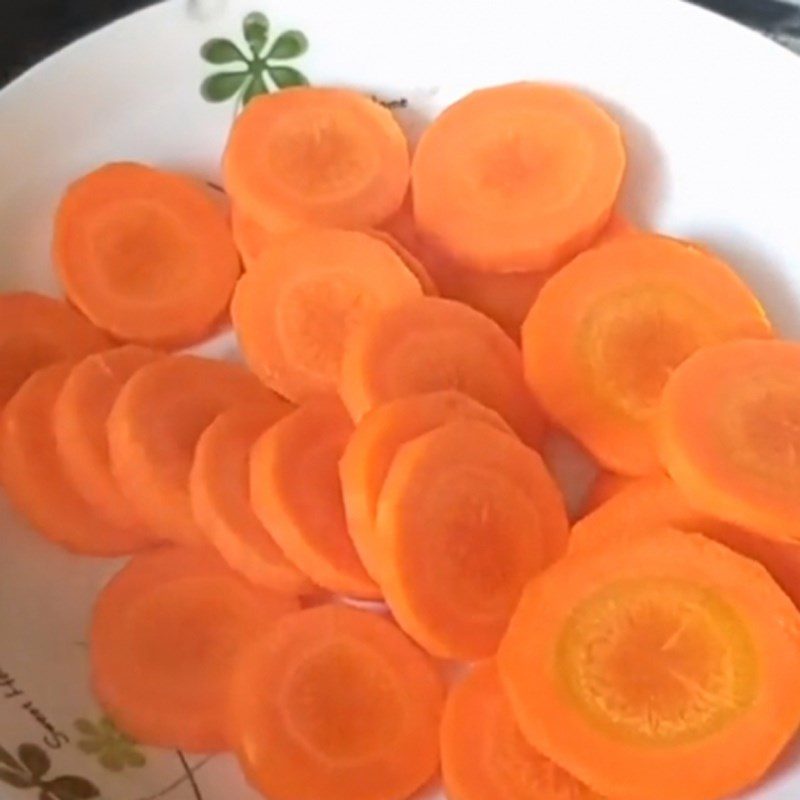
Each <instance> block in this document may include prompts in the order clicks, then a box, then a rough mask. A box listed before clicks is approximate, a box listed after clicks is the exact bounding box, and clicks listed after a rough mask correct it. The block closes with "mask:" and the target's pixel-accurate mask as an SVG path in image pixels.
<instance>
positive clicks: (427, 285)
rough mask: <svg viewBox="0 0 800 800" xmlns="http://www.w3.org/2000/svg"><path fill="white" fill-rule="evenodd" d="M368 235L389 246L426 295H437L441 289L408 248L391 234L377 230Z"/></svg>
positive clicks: (369, 232)
mask: <svg viewBox="0 0 800 800" xmlns="http://www.w3.org/2000/svg"><path fill="white" fill-rule="evenodd" d="M367 233H368V234H369V235H370V236H372V237H373V238H374V239H377V240H378V241H379V242H383V243H384V244H385V245H388V246H389V247H390V248H391V249H392V252H394V254H395V255H397V256H399V258H400V260H401V261H402V262H403V263H404V264H405V265H406V267H407V268H408V271H409V272H411V274H412V275H413V276H414V277H415V278H416V279H417V280H418V281H419V285H420V286H421V287H422V291H423V293H424V294H429V295H437V294H439V289H438V288H437V286H436V283H435V282H434V280H433V278H432V277H431V273H430V272H429V271H428V268H427V267H426V266H425V265H424V264H423V263H422V261H420V260H419V259H418V258H417V257H416V256H415V255H414V254H413V253H412V252H411V251H410V250H409V249H408V248H406V247H405V246H404V245H402V244H401V243H400V242H399V241H398V240H397V239H395V238H394V236H392V235H391V234H390V233H387V232H386V231H382V230H380V229H378V228H375V229H373V230H371V231H367Z"/></svg>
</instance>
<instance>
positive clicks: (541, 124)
mask: <svg viewBox="0 0 800 800" xmlns="http://www.w3.org/2000/svg"><path fill="white" fill-rule="evenodd" d="M624 170H625V149H624V147H623V144H622V137H621V135H620V130H619V128H618V126H617V125H616V124H615V123H614V121H613V120H612V119H611V117H609V116H608V114H606V112H605V111H603V109H601V108H600V107H599V106H598V105H597V104H596V103H594V102H593V101H592V100H590V99H589V98H588V97H586V96H585V95H582V94H579V93H578V92H575V91H572V90H570V89H565V88H561V87H557V86H547V85H544V84H537V83H514V84H509V85H506V86H495V87H492V88H489V89H480V90H478V91H476V92H473V93H472V94H470V95H468V96H467V97H465V98H463V99H462V100H460V101H458V102H457V103H455V104H454V105H452V106H450V108H448V109H446V110H445V111H444V112H443V113H442V114H441V115H440V116H439V117H438V118H437V119H436V120H435V121H434V123H433V124H432V125H431V126H430V127H429V128H428V129H427V130H426V131H425V133H424V134H423V136H422V139H421V140H420V143H419V145H418V147H417V150H416V153H415V155H414V163H413V167H412V189H413V193H414V214H415V216H416V219H417V222H418V224H419V226H420V227H421V228H422V230H423V231H424V232H425V233H426V234H427V235H429V236H430V237H431V238H433V239H434V240H435V241H436V242H438V244H439V245H440V246H441V248H442V249H443V250H444V251H445V252H447V253H449V254H450V255H452V256H453V257H454V258H455V260H456V261H458V262H459V263H461V264H463V265H464V266H465V267H470V268H473V269H482V270H487V271H497V272H526V271H533V270H544V271H547V270H551V269H554V268H556V267H558V266H560V265H561V264H564V263H565V262H566V261H567V260H568V259H569V258H571V257H573V256H575V255H577V253H579V252H580V251H581V250H583V249H585V248H586V247H588V246H589V245H590V244H591V243H592V241H593V240H594V239H595V238H596V237H597V236H598V234H599V233H600V231H601V230H602V229H603V227H604V226H605V225H606V223H607V222H608V219H609V217H610V215H611V211H612V208H613V206H614V203H615V201H616V198H617V194H618V192H619V188H620V184H621V182H622V176H623V173H624Z"/></svg>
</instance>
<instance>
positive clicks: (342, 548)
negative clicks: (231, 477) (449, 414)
mask: <svg viewBox="0 0 800 800" xmlns="http://www.w3.org/2000/svg"><path fill="white" fill-rule="evenodd" d="M352 432H353V425H352V423H351V422H350V418H349V417H348V416H347V412H346V411H345V410H344V408H343V407H342V405H341V403H340V402H339V400H338V398H335V397H319V398H316V399H315V400H312V401H309V402H308V403H307V404H306V405H304V406H302V407H301V408H299V409H298V410H297V411H294V412H293V413H292V414H290V415H289V416H288V417H285V418H284V419H282V420H280V421H279V422H277V423H276V424H275V425H273V426H272V427H271V428H270V429H269V430H267V431H266V432H265V433H264V434H263V435H262V436H261V438H260V439H258V441H257V442H256V444H255V446H254V447H253V450H252V453H251V456H250V499H251V502H252V504H253V510H254V511H255V513H256V516H257V517H258V518H259V520H260V521H261V524H262V525H263V526H264V527H265V528H266V529H267V530H268V531H269V532H270V533H271V534H272V537H273V539H274V540H275V541H276V542H277V544H278V546H279V547H280V548H281V549H282V550H283V552H284V554H285V555H286V557H287V558H288V559H289V560H290V561H292V562H293V563H294V565H295V566H296V567H298V568H299V569H300V570H302V571H303V572H304V573H305V574H306V575H308V577H309V578H311V580H312V581H313V582H314V583H316V584H318V585H319V586H322V587H324V588H326V589H330V590H331V591H333V592H341V593H342V594H347V595H353V596H355V597H365V598H377V597H380V590H379V589H378V587H377V586H376V585H375V584H374V583H373V582H372V580H371V579H370V577H369V576H368V575H367V573H366V571H365V570H364V567H363V565H362V564H361V561H360V560H359V558H358V555H357V553H356V550H355V548H354V547H353V542H352V541H351V540H350V536H349V534H348V532H347V522H346V518H345V511H344V503H343V501H342V488H341V484H340V481H339V471H338V465H339V459H340V458H341V455H342V453H343V452H344V448H345V445H346V444H347V441H348V439H349V438H350V435H351V434H352Z"/></svg>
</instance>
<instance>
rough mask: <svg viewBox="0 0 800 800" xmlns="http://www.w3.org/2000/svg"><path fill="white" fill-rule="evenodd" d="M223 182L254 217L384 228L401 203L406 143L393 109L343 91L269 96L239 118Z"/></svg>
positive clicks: (406, 174)
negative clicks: (277, 215)
mask: <svg viewBox="0 0 800 800" xmlns="http://www.w3.org/2000/svg"><path fill="white" fill-rule="evenodd" d="M224 169H225V183H226V187H227V189H228V191H229V193H230V194H231V196H232V197H233V199H234V202H235V203H236V204H237V205H238V206H240V207H241V209H242V211H244V212H245V213H247V214H250V215H251V216H253V217H255V218H256V219H259V218H261V217H262V216H264V215H266V216H267V217H270V216H272V215H274V214H275V213H276V212H277V213H278V214H280V215H284V216H287V217H289V218H295V219H297V220H299V221H302V222H305V223H310V224H315V225H330V226H333V227H340V228H369V227H373V226H375V225H378V224H380V223H381V222H383V220H385V219H386V218H387V217H389V216H391V215H392V214H393V213H394V212H395V211H396V209H397V208H398V207H399V206H400V203H401V202H402V200H403V197H404V195H405V193H406V189H407V187H408V180H409V155H408V144H407V143H406V140H405V136H404V135H403V132H402V130H401V129H400V126H399V125H398V124H397V122H396V121H395V119H394V117H393V116H392V114H391V112H390V111H388V110H387V109H385V108H383V107H382V106H381V105H380V104H378V103H376V102H374V101H373V100H371V99H370V98H368V97H366V96H364V95H361V94H359V93H358V92H354V91H350V90H345V89H316V88H314V89H312V88H308V87H304V88H296V89H291V90H289V91H283V92H277V93H275V94H269V95H264V96H263V97H259V98H257V99H256V100H254V101H253V102H252V103H250V104H249V105H248V106H247V108H246V109H245V111H244V112H243V113H242V114H241V115H240V116H239V118H238V119H237V121H236V123H235V125H234V127H233V131H232V132H231V137H230V140H229V142H228V148H227V151H226V153H225V163H224Z"/></svg>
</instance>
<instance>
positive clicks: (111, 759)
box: [100, 748, 125, 772]
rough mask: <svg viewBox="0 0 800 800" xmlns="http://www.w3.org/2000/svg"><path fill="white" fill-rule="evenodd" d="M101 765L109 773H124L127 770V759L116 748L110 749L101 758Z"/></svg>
mask: <svg viewBox="0 0 800 800" xmlns="http://www.w3.org/2000/svg"><path fill="white" fill-rule="evenodd" d="M100 764H101V765H102V766H104V767H105V768H106V769H107V770H108V771H109V772H122V770H123V769H125V757H124V756H123V755H120V753H119V751H118V750H117V749H116V748H108V749H106V751H105V752H104V753H103V754H102V755H101V756H100Z"/></svg>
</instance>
